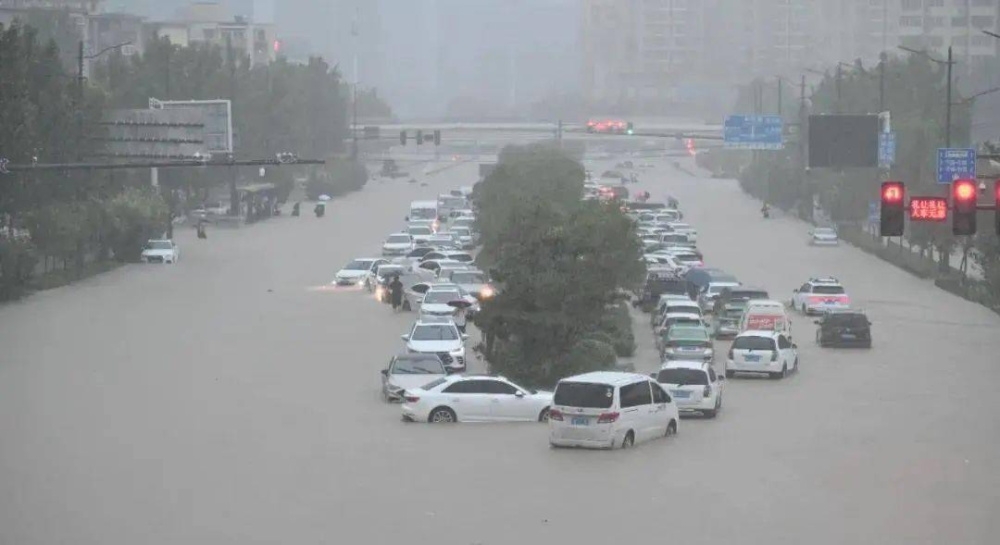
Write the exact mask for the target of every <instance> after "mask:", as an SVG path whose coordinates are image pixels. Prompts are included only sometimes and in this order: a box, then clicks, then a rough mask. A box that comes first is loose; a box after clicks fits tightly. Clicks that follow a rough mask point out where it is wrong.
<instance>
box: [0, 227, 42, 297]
mask: <svg viewBox="0 0 1000 545" xmlns="http://www.w3.org/2000/svg"><path fill="white" fill-rule="evenodd" d="M37 264H38V255H37V253H36V252H35V247H34V246H33V245H32V244H31V243H30V242H27V241H22V240H7V239H0V301H10V300H12V299H17V298H19V297H22V296H23V295H25V294H26V293H27V290H28V284H29V282H30V281H31V277H32V274H34V271H35V265H37Z"/></svg>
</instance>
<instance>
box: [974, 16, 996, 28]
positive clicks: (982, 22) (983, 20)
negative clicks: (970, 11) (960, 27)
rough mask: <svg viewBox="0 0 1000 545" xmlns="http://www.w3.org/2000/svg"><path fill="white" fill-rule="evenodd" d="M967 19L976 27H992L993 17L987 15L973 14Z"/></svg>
mask: <svg viewBox="0 0 1000 545" xmlns="http://www.w3.org/2000/svg"><path fill="white" fill-rule="evenodd" d="M969 19H970V22H971V23H972V26H974V27H976V28H993V17H990V16H989V15H973V16H972V17H970V18H969Z"/></svg>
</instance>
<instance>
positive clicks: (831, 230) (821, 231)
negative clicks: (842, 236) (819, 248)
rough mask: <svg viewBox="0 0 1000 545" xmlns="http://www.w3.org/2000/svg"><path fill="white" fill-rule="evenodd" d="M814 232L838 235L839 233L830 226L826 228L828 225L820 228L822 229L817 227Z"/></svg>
mask: <svg viewBox="0 0 1000 545" xmlns="http://www.w3.org/2000/svg"><path fill="white" fill-rule="evenodd" d="M813 232H814V233H816V234H817V235H836V234H837V232H836V231H834V230H833V229H829V228H826V227H823V228H820V229H816V230H815V231H813Z"/></svg>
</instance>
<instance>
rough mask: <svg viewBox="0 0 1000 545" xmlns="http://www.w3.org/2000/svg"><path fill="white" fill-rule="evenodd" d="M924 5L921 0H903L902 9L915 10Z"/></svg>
mask: <svg viewBox="0 0 1000 545" xmlns="http://www.w3.org/2000/svg"><path fill="white" fill-rule="evenodd" d="M922 7H924V6H923V4H922V2H921V0H903V9H906V10H915V9H920V8H922Z"/></svg>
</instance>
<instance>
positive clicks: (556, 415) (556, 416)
mask: <svg viewBox="0 0 1000 545" xmlns="http://www.w3.org/2000/svg"><path fill="white" fill-rule="evenodd" d="M562 419H563V414H562V411H557V410H555V409H551V410H550V411H549V420H558V421H560V422H562Z"/></svg>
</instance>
